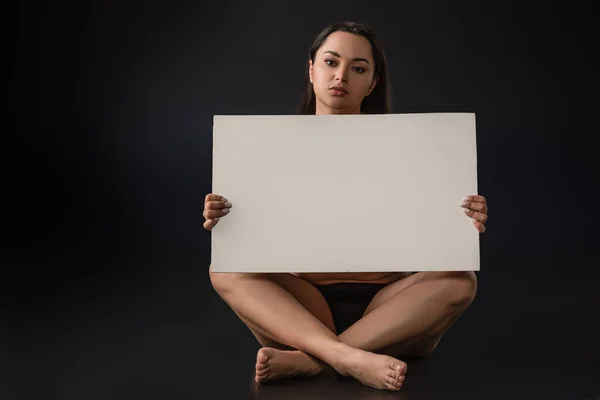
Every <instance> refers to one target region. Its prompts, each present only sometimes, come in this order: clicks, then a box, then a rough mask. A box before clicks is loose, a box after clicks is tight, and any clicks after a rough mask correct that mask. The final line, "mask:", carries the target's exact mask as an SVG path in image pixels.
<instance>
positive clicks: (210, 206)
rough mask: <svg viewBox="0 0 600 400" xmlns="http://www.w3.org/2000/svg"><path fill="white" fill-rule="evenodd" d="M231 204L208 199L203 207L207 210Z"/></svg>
mask: <svg viewBox="0 0 600 400" xmlns="http://www.w3.org/2000/svg"><path fill="white" fill-rule="evenodd" d="M231 207H233V205H232V204H231V203H229V202H224V201H209V202H208V203H206V205H205V207H204V208H206V209H207V210H222V209H223V208H231Z"/></svg>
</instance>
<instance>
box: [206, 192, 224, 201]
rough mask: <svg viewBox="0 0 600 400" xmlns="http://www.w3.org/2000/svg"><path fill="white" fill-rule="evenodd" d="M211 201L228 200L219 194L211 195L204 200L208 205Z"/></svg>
mask: <svg viewBox="0 0 600 400" xmlns="http://www.w3.org/2000/svg"><path fill="white" fill-rule="evenodd" d="M209 201H227V199H226V198H225V197H223V196H221V195H219V194H214V193H209V194H207V195H206V197H205V198H204V202H205V203H208V202H209Z"/></svg>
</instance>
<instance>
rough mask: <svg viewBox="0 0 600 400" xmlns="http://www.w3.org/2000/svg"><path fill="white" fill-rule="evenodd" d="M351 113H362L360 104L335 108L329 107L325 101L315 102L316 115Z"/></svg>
mask: <svg viewBox="0 0 600 400" xmlns="http://www.w3.org/2000/svg"><path fill="white" fill-rule="evenodd" d="M350 114H361V112H360V105H358V106H357V107H352V108H344V109H341V110H340V109H334V108H331V107H327V106H326V105H324V104H323V103H321V102H319V101H317V102H316V104H315V115H350Z"/></svg>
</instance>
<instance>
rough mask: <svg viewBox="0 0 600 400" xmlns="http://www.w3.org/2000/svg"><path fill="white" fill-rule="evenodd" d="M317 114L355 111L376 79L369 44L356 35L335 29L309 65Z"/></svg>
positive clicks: (356, 112) (357, 111)
mask: <svg viewBox="0 0 600 400" xmlns="http://www.w3.org/2000/svg"><path fill="white" fill-rule="evenodd" d="M309 67H310V68H309V71H310V81H311V83H312V84H313V88H314V91H315V97H316V113H317V114H358V113H360V105H361V103H362V101H363V99H364V98H365V96H367V95H369V94H370V93H371V92H372V91H373V88H374V87H375V84H376V82H375V81H374V80H373V72H374V69H375V62H374V60H373V56H372V50H371V44H370V43H369V41H368V40H367V39H366V38H364V37H362V36H359V35H355V34H352V33H348V32H334V33H332V34H331V35H329V36H328V38H327V39H326V40H325V42H324V43H323V45H322V46H321V47H320V48H319V49H318V50H317V52H316V53H315V61H314V63H313V62H312V60H311V61H310V65H309Z"/></svg>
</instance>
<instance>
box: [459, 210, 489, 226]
mask: <svg viewBox="0 0 600 400" xmlns="http://www.w3.org/2000/svg"><path fill="white" fill-rule="evenodd" d="M462 210H463V212H464V213H465V214H466V215H467V216H468V217H471V218H473V219H474V220H476V221H479V222H481V223H482V224H485V223H486V222H487V220H488V216H487V214H483V213H480V212H477V211H473V210H469V209H468V208H463V209H462Z"/></svg>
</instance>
